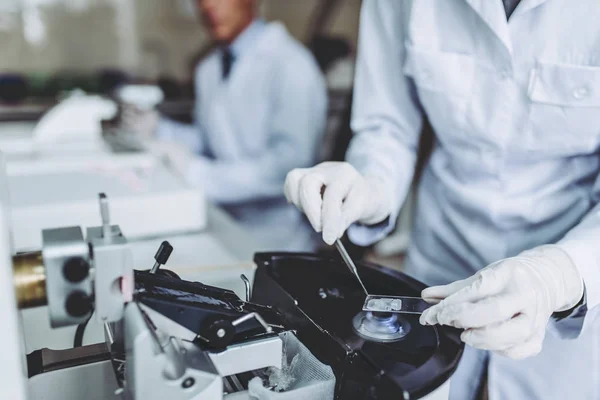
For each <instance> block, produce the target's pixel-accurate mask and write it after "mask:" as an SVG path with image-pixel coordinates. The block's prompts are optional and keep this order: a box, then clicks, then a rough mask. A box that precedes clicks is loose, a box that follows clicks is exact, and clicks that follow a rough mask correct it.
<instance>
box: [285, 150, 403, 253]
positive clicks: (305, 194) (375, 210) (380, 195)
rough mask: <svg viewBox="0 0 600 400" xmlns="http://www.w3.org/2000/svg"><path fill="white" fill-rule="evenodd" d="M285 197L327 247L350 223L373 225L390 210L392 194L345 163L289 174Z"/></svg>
mask: <svg viewBox="0 0 600 400" xmlns="http://www.w3.org/2000/svg"><path fill="white" fill-rule="evenodd" d="M323 189H324V190H323ZM285 196H286V197H287V199H288V201H289V202H290V203H293V204H294V205H295V206H296V207H298V208H299V209H300V211H303V212H304V213H305V214H306V216H307V217H308V220H309V221H310V223H311V225H312V226H313V228H314V229H315V230H316V231H317V232H321V231H322V232H323V240H324V241H325V242H326V243H327V244H333V242H335V241H336V240H337V239H339V238H340V237H342V236H343V235H344V232H345V231H346V229H348V227H349V226H350V225H351V224H353V223H354V222H360V223H363V224H367V225H372V224H376V223H378V222H381V221H383V220H384V219H386V218H387V217H388V216H389V215H390V214H391V211H392V202H391V199H392V195H391V194H390V193H388V190H386V188H385V185H384V184H383V183H382V182H381V181H379V180H378V179H377V178H374V177H364V176H362V175H361V174H360V173H359V172H358V171H357V170H356V169H354V167H353V166H352V165H350V164H349V163H347V162H324V163H322V164H319V165H317V166H316V167H313V168H299V169H295V170H293V171H291V172H290V173H289V174H288V175H287V178H286V180H285Z"/></svg>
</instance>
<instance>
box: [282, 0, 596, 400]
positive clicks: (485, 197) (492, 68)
mask: <svg viewBox="0 0 600 400" xmlns="http://www.w3.org/2000/svg"><path fill="white" fill-rule="evenodd" d="M362 4H363V8H362V12H361V23H360V37H359V49H358V61H357V67H356V77H355V92H354V105H353V115H352V128H353V131H354V137H353V139H352V141H351V143H350V148H349V151H348V153H347V155H346V162H329V163H323V164H320V165H317V166H315V167H313V168H308V169H297V170H294V171H292V172H291V173H290V174H289V176H288V179H287V182H286V194H287V196H288V198H289V199H290V201H291V202H293V203H294V204H296V205H297V206H298V207H299V208H300V209H302V210H303V211H304V212H305V213H306V214H307V215H308V217H309V220H310V221H311V223H312V225H313V226H314V228H315V230H317V231H322V232H323V240H324V241H325V242H327V243H329V244H332V243H333V242H334V241H335V240H337V239H338V238H340V237H341V236H342V235H343V234H344V232H345V231H346V229H347V228H349V229H348V236H349V238H350V239H351V240H352V241H353V242H354V243H357V244H361V245H368V244H371V243H374V242H375V241H377V240H379V239H381V238H383V237H384V236H385V235H386V234H388V233H389V232H390V231H391V230H392V228H393V226H394V223H395V221H396V217H397V215H398V211H399V210H400V208H401V205H402V203H403V202H404V200H405V198H406V195H407V192H408V189H409V187H410V184H411V182H412V179H413V174H414V172H415V163H416V160H417V148H418V144H419V138H420V134H421V130H422V126H423V121H424V119H425V117H427V119H428V121H429V122H430V124H431V126H432V127H433V130H434V131H435V145H434V149H433V153H432V154H431V156H430V157H429V159H428V160H427V164H426V167H425V170H424V172H423V176H422V177H421V180H420V182H419V190H418V201H417V210H416V215H415V219H414V221H415V225H414V229H413V230H412V238H411V239H412V240H411V243H410V248H409V251H408V255H407V260H406V263H405V270H406V272H407V273H408V274H410V275H412V276H414V277H416V278H417V279H420V280H421V281H423V282H425V283H427V284H429V285H444V286H435V287H431V288H427V289H425V290H424V291H423V292H422V297H423V298H424V299H425V300H427V301H429V302H431V303H437V304H436V305H434V306H432V307H431V308H429V309H428V310H426V311H425V312H424V313H423V315H422V316H421V323H423V324H442V325H449V326H453V327H456V328H460V329H463V330H464V331H463V333H462V335H461V339H462V340H463V341H464V342H465V343H467V344H468V345H469V346H467V347H466V348H465V353H464V355H463V358H462V360H461V363H460V365H459V367H458V369H457V371H456V372H455V374H454V375H453V377H452V381H451V389H450V391H451V393H450V398H451V400H472V399H476V398H479V397H478V395H479V393H480V391H481V389H482V386H483V384H484V383H487V387H488V389H489V398H490V399H491V400H513V399H519V400H520V399H537V400H546V399H598V398H600V397H599V396H600V363H599V360H600V346H599V344H600V324H599V323H598V321H599V318H598V317H600V314H599V313H600V247H599V245H598V243H599V238H600V203H599V201H600V24H598V21H600V2H599V1H598V0H580V1H564V0H521V1H519V0H503V1H501V0H465V1H463V0H456V1H438V0H364V1H363V3H362ZM547 333H548V334H547ZM564 339H574V340H564ZM486 376H487V380H486V379H485V377H486Z"/></svg>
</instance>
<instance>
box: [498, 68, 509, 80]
mask: <svg viewBox="0 0 600 400" xmlns="http://www.w3.org/2000/svg"><path fill="white" fill-rule="evenodd" d="M500 78H502V79H503V80H504V79H508V78H510V71H509V70H507V69H503V70H502V71H500Z"/></svg>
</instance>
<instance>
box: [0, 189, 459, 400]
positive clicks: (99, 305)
mask: <svg viewBox="0 0 600 400" xmlns="http://www.w3.org/2000/svg"><path fill="white" fill-rule="evenodd" d="M108 200H109V198H108V197H107V196H105V195H101V196H100V197H99V203H100V216H99V217H98V218H97V221H99V222H101V225H100V226H97V227H92V228H88V229H87V230H86V234H85V235H84V231H83V230H82V229H81V228H79V227H65V228H51V229H45V230H43V232H42V238H43V242H42V247H41V250H38V251H33V252H30V253H18V254H14V255H13V256H12V257H11V256H10V255H9V254H10V252H9V249H10V246H9V245H8V237H9V235H8V232H7V229H3V232H2V235H1V238H2V243H0V256H1V257H4V258H5V259H6V260H7V261H6V262H7V264H12V265H13V270H14V276H15V279H14V286H13V287H10V285H9V286H8V288H7V290H6V291H5V292H4V294H5V295H7V296H9V298H12V296H13V295H14V296H15V298H16V300H17V302H16V304H15V303H12V304H13V306H12V307H13V308H12V309H11V308H10V307H8V308H6V307H4V308H0V311H1V313H0V319H2V321H3V322H4V323H5V324H7V325H8V327H9V329H6V330H5V331H4V332H3V335H4V336H5V337H6V335H7V333H10V332H15V330H17V331H18V329H19V328H18V327H19V326H20V324H19V321H18V316H17V315H16V314H15V312H14V311H15V310H16V308H17V306H18V307H19V308H20V309H26V308H31V307H36V306H40V305H42V304H46V305H47V311H48V315H49V318H50V321H51V324H52V326H53V327H61V326H69V325H77V324H85V323H87V321H89V320H91V319H93V320H94V321H96V322H100V323H102V324H103V326H104V331H105V341H104V342H101V343H97V344H92V345H88V346H81V347H75V348H72V349H64V350H51V349H37V350H35V351H32V352H30V353H29V354H28V355H27V356H26V357H24V355H23V353H20V352H21V351H22V350H21V349H22V346H11V347H7V348H6V349H5V350H6V352H8V353H9V354H6V355H5V356H6V357H8V358H7V359H14V360H18V361H16V362H15V364H14V365H10V366H9V368H10V369H14V370H15V371H26V372H27V377H25V376H22V377H21V378H20V379H15V378H14V374H13V376H12V377H11V378H10V380H5V379H7V377H8V376H11V375H10V374H6V375H5V374H3V375H1V376H0V385H2V387H4V388H6V393H11V395H12V394H15V393H16V395H14V396H12V397H11V398H13V399H15V400H24V399H44V400H58V399H61V400H64V399H67V400H70V399H81V398H86V399H87V400H95V399H148V400H152V399H163V398H170V399H174V400H175V399H203V400H204V399H207V400H217V399H227V400H241V399H244V400H248V399H250V398H251V397H250V396H254V397H252V398H259V399H277V398H282V399H283V398H284V399H313V398H319V399H337V400H353V399H373V400H374V399H380V400H386V399H397V398H404V399H428V400H430V399H444V398H447V393H448V382H447V381H448V378H449V377H450V376H451V374H452V373H453V371H454V370H455V368H456V366H457V364H458V361H459V360H460V357H461V354H462V350H463V345H462V344H461V342H460V340H459V332H458V331H456V330H453V329H450V328H446V327H438V326H436V327H432V326H422V325H420V324H419V323H418V320H417V318H416V317H415V316H411V315H402V316H399V315H398V314H394V313H388V314H385V313H370V312H364V311H362V310H361V306H362V303H363V301H364V292H363V290H362V288H361V287H359V285H357V283H356V281H355V280H354V279H350V277H349V276H348V274H347V273H345V272H344V271H343V269H342V268H340V267H341V265H342V264H341V262H340V261H339V260H337V259H330V258H326V257H320V256H317V255H313V254H302V253H299V254H295V253H259V254H256V256H255V259H254V262H255V264H256V266H257V270H256V275H255V277H254V282H253V287H252V288H251V287H250V280H249V279H247V278H246V279H240V282H243V283H244V285H245V287H246V293H247V297H246V299H245V300H242V299H240V298H239V297H238V296H237V295H236V294H235V293H234V292H233V291H231V290H228V289H224V288H217V287H213V286H209V285H206V284H203V283H201V282H191V281H186V280H182V279H180V278H179V277H178V276H177V275H176V274H173V273H169V271H168V270H167V269H166V267H164V266H163V267H161V268H157V269H155V271H154V273H152V272H151V271H149V270H137V271H135V270H134V269H133V266H132V264H133V263H132V255H131V244H130V243H129V241H128V240H127V238H126V237H125V235H124V234H123V232H122V230H121V229H120V228H119V226H118V225H113V224H111V221H110V218H111V215H110V214H111V213H110V212H109V210H110V211H112V209H110V207H111V204H109V202H108ZM2 205H3V207H2V208H0V211H5V210H6V208H5V207H6V203H5V202H4V203H2ZM4 226H5V227H6V226H7V225H4ZM171 250H172V251H173V253H176V251H177V249H176V248H175V249H171V248H169V247H168V246H167V245H166V244H164V243H163V244H162V247H161V248H160V249H159V252H158V253H157V255H156V258H155V259H156V261H157V262H158V264H159V265H162V264H164V263H165V262H166V259H167V258H168V257H167V255H168V254H170V252H171ZM151 266H152V265H151V264H149V265H148V268H150V267H151ZM357 268H360V270H361V271H360V272H361V275H362V276H363V278H364V279H365V282H366V284H368V285H369V286H370V287H373V288H374V290H376V291H377V292H379V293H386V294H389V295H414V294H416V293H419V292H420V290H421V289H422V288H423V285H422V284H420V283H419V282H417V281H414V280H412V279H411V278H409V277H407V276H404V275H402V274H401V273H399V272H394V271H390V270H387V269H385V268H382V267H379V266H376V265H371V264H365V263H361V264H359V266H358V267H357ZM6 270H8V271H10V269H9V268H6ZM238 276H239V275H238ZM9 281H10V280H9ZM6 304H8V305H11V302H10V301H9V302H7V303H6ZM5 308H6V309H5ZM357 320H361V321H362V322H361V323H360V324H359V325H357V324H356V321H357ZM80 326H81V325H80ZM386 330H387V331H386ZM21 336H22V335H21ZM16 337H18V336H16ZM13 341H14V337H13ZM19 354H20V355H21V356H20V357H18V355H19ZM13 356H15V357H13ZM17 375H18V374H17ZM14 388H17V389H16V390H13V389H14ZM18 388H22V389H23V390H21V391H19V389H18ZM278 395H279V396H285V397H278Z"/></svg>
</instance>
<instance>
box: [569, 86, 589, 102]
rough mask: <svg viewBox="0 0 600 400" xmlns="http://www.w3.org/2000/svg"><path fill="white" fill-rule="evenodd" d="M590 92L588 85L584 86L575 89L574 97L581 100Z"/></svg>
mask: <svg viewBox="0 0 600 400" xmlns="http://www.w3.org/2000/svg"><path fill="white" fill-rule="evenodd" d="M589 94H590V91H589V89H588V88H587V87H585V86H582V87H579V88H577V89H575V90H573V97H574V98H575V99H577V100H581V99H584V98H586V97H587V96H588V95H589Z"/></svg>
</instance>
